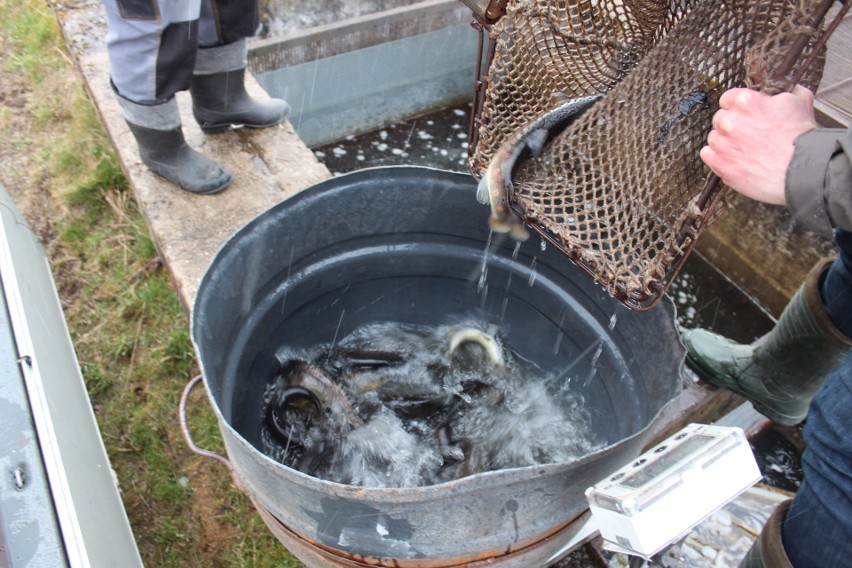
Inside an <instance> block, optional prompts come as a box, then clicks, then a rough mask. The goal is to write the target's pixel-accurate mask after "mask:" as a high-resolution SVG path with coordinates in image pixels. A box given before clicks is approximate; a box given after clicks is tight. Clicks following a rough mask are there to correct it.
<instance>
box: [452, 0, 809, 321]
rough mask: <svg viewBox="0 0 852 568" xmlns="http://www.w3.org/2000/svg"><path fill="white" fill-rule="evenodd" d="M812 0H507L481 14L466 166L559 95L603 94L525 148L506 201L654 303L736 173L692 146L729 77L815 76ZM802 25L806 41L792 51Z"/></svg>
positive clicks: (619, 286)
mask: <svg viewBox="0 0 852 568" xmlns="http://www.w3.org/2000/svg"><path fill="white" fill-rule="evenodd" d="M823 4H824V3H823ZM819 9H820V8H819V6H817V3H816V2H813V1H808V0H800V1H798V2H797V1H791V0H761V1H746V0H739V1H737V0H728V1H720V0H671V1H655V0H516V1H514V2H511V1H510V2H509V4H508V6H507V8H506V12H505V14H504V15H503V16H502V17H501V18H500V19H499V20H497V21H496V22H495V23H494V24H492V25H491V26H490V28H489V29H488V32H489V37H490V38H491V40H492V53H493V55H492V56H491V59H490V62H489V64H488V67H487V72H486V75H485V77H484V78H483V81H482V87H483V88H482V90H481V91H480V95H479V100H478V101H477V102H476V107H477V108H476V109H475V122H474V124H473V126H472V130H473V131H474V132H473V136H472V137H471V147H470V155H469V161H470V167H471V171H472V173H473V174H474V175H475V176H477V177H480V176H481V175H482V174H483V173H484V171H485V169H486V168H487V167H488V164H489V161H490V160H491V158H492V156H494V154H495V152H496V151H497V149H498V148H499V147H500V145H501V144H503V143H504V142H505V141H506V140H508V139H510V138H511V137H512V136H513V134H515V133H516V132H519V131H520V130H521V129H522V128H524V126H525V125H527V124H529V123H530V122H532V121H533V120H535V119H536V118H537V117H539V116H541V115H543V114H544V113H546V112H547V111H548V110H550V109H552V108H553V107H554V105H555V104H556V103H555V101H557V100H559V99H562V100H564V99H565V98H566V97H567V98H574V97H581V96H587V95H594V94H604V95H605V96H604V97H603V98H602V99H601V100H600V101H598V102H597V103H596V104H595V105H594V106H593V107H592V108H591V109H589V110H588V111H587V112H585V113H584V114H583V115H582V116H581V117H580V118H579V119H577V120H576V121H575V122H573V123H572V124H571V125H570V126H569V127H568V128H567V129H566V130H564V131H563V132H562V133H560V134H558V135H557V136H556V137H555V138H554V139H553V140H551V141H550V142H549V143H548V144H547V146H546V147H545V148H544V150H543V152H542V153H541V155H540V156H537V157H535V158H529V159H524V160H523V161H521V162H520V163H519V164H518V166H517V167H516V169H515V172H514V175H513V176H512V181H513V187H512V189H511V192H510V195H509V202H510V204H511V206H512V208H513V209H514V210H515V211H516V212H517V213H518V214H519V215H520V216H521V217H522V218H523V219H524V220H525V222H526V223H527V224H528V225H530V226H531V227H532V228H533V229H535V230H536V232H538V233H539V234H541V236H542V237H543V238H545V239H547V240H548V241H550V242H552V243H553V244H554V245H556V246H558V247H560V248H561V249H562V250H563V252H565V254H566V255H568V257H569V258H571V260H572V261H574V262H575V263H577V264H578V265H580V266H581V267H583V268H584V269H586V271H587V272H589V274H591V275H592V276H593V277H594V278H595V279H596V280H597V281H598V282H599V283H600V284H601V285H603V286H604V287H605V288H606V289H607V291H608V292H609V293H610V294H612V295H613V296H615V297H617V298H619V299H620V300H621V301H622V302H624V303H625V304H626V305H628V306H629V307H632V308H636V309H646V308H647V307H650V306H652V305H653V304H654V303H655V302H656V300H657V299H659V297H660V296H661V295H662V293H663V292H664V291H665V288H666V287H667V286H668V284H670V283H671V280H672V279H673V278H674V276H676V274H677V272H678V271H679V269H680V266H681V265H682V262H683V260H684V259H685V258H686V255H687V254H688V253H689V251H690V250H691V249H692V247H693V246H694V243H695V239H696V238H697V237H698V235H699V234H700V233H701V232H702V231H703V230H704V229H705V228H706V227H707V225H708V224H709V223H710V222H711V221H712V220H713V219H714V218H716V217H717V216H718V215H719V214H720V213H721V212H722V210H723V209H724V207H725V202H724V195H725V193H726V191H727V188H725V187H724V186H720V185H714V184H713V180H712V177H713V176H710V175H709V172H708V170H706V168H705V167H704V166H703V164H702V162H701V160H700V158H699V150H700V149H701V147H702V146H703V145H704V141H705V140H706V138H707V134H708V132H709V131H710V129H711V127H712V123H711V120H712V116H713V113H714V112H715V111H716V110H717V108H718V100H719V96H720V95H721V94H722V93H723V92H724V91H725V90H727V89H729V88H731V87H735V86H749V87H752V88H757V89H762V90H764V91H766V92H779V91H780V90H787V89H788V88H789V87H790V86H791V85H790V84H789V82H790V77H796V79H797V80H799V82H801V83H803V84H805V85H806V86H809V87H810V88H811V89H812V90H813V89H815V88H816V86H817V84H818V82H819V78H820V74H821V69H822V63H823V57H822V53H823V52H824V49H822V48H821V47H820V44H819V43H818V42H817V37H818V36H819V35H820V29H821V25H819V23H820V21H821V19H822V18H821V17H817V18H816V19H815V16H814V14H815V13H816V12H818V11H819ZM815 24H816V25H815ZM797 41H798V42H800V43H801V44H803V45H804V48H802V47H801V45H799V46H798V48H797V49H798V52H796V53H793V55H792V56H791V46H793V44H794V43H795V42H797ZM793 47H795V46H793ZM794 51H795V50H794ZM812 54H815V55H814V56H813V57H811V55H812ZM784 66H786V67H787V69H786V70H785V71H787V72H786V73H784V74H783V76H779V75H778V72H777V71H778V69H780V68H783V67H784Z"/></svg>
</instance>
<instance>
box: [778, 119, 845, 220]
mask: <svg viewBox="0 0 852 568" xmlns="http://www.w3.org/2000/svg"><path fill="white" fill-rule="evenodd" d="M795 145H796V151H795V153H794V154H793V160H792V162H790V167H789V169H788V170H787V184H786V192H787V208H788V209H789V210H790V214H791V215H792V216H793V219H794V220H795V221H796V222H797V223H799V224H800V225H802V226H803V227H804V228H806V229H809V230H812V231H819V232H823V233H828V232H831V230H832V229H833V228H835V227H839V228H841V229H844V230H846V231H852V127H850V128H848V129H846V130H843V129H841V128H817V129H815V130H811V131H810V132H806V133H804V134H802V135H801V136H799V137H798V138H797V139H796V142H795Z"/></svg>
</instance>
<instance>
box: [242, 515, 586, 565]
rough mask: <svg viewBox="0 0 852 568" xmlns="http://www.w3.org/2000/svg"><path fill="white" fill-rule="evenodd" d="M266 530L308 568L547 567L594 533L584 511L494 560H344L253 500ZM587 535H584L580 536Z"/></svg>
mask: <svg viewBox="0 0 852 568" xmlns="http://www.w3.org/2000/svg"><path fill="white" fill-rule="evenodd" d="M252 503H253V504H254V506H255V508H256V509H257V511H258V513H259V514H260V517H261V518H262V519H263V522H264V523H266V526H267V528H269V530H270V531H271V532H272V534H273V535H275V538H277V539H278V541H279V542H280V543H281V544H283V545H284V547H285V548H287V550H289V551H290V552H291V553H292V554H293V555H294V556H295V557H296V558H298V559H299V560H300V561H302V562H303V563H304V564H305V565H306V566H308V567H309V568H375V567H391V566H393V567H394V568H480V567H482V568H484V567H486V566H487V567H489V568H491V567H494V566H496V567H499V568H528V567H529V566H548V565H551V564H553V563H555V562H557V561H558V560H559V559H560V558H563V557H564V556H566V555H568V554H569V553H571V552H572V551H574V550H577V549H578V548H580V547H581V546H583V545H584V544H585V543H586V542H588V541H589V540H590V539H591V538H592V537H593V536H594V535H595V534H596V531H594V530H590V529H589V528H588V527H587V523H586V521H587V520H588V519H589V518H590V517H591V513H590V512H589V511H588V510H586V511H584V512H583V513H582V514H581V515H579V516H578V517H576V518H575V519H573V520H572V521H570V522H569V523H568V524H566V525H565V526H563V527H561V528H560V529H558V530H557V531H556V532H554V533H552V534H550V535H547V536H545V537H543V538H542V539H541V540H538V541H536V542H533V543H530V544H528V545H526V546H524V547H522V548H520V549H517V550H512V551H509V552H506V553H503V554H498V555H494V556H485V555H483V556H482V557H480V558H475V559H474V558H471V559H467V560H459V559H458V558H452V559H451V558H447V559H443V560H442V559H422V560H399V559H384V560H383V559H381V558H365V557H354V556H346V555H344V554H342V553H341V552H339V551H334V550H330V549H328V548H326V547H323V546H321V545H319V544H317V543H315V542H313V541H310V540H308V539H306V538H304V537H302V536H301V535H299V534H297V533H295V532H293V531H292V530H290V529H289V528H288V527H287V526H286V525H285V524H284V523H282V522H281V521H280V520H279V519H278V518H277V517H276V516H275V515H273V514H272V513H271V512H270V511H269V510H267V509H266V508H265V507H263V505H261V504H260V503H258V502H257V501H255V500H254V499H252ZM584 532H585V533H586V534H585V535H583V533H584ZM569 542H573V545H572V546H571V547H570V548H567V549H566V550H563V551H561V552H562V553H561V554H560V556H559V558H553V555H554V554H557V553H558V552H560V549H562V548H563V547H564V546H565V545H566V544H567V543H569Z"/></svg>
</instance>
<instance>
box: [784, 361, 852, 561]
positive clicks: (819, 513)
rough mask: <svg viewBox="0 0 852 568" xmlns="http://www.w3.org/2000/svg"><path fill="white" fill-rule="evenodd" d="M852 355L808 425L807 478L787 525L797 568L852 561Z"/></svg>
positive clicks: (816, 403)
mask: <svg viewBox="0 0 852 568" xmlns="http://www.w3.org/2000/svg"><path fill="white" fill-rule="evenodd" d="M850 434H852V355H850V356H847V357H846V358H845V359H844V360H843V362H842V363H841V364H840V366H838V368H837V369H836V370H835V371H834V372H832V373H831V374H830V375H829V376H828V378H827V379H826V380H825V383H823V385H822V387H820V390H819V392H818V393H817V395H816V396H815V397H814V400H813V403H812V404H811V409H810V412H809V413H808V421H807V423H806V424H805V442H806V443H807V449H806V450H805V452H804V455H803V456H802V468H803V470H804V479H803V482H802V486H801V487H800V488H799V490H798V491H797V492H796V496H795V498H794V499H793V503H792V505H791V506H790V510H789V511H788V513H787V517H786V519H785V520H784V523H783V525H782V536H783V541H784V549H785V550H786V552H787V556H788V557H789V558H790V561H791V562H792V564H793V566H794V567H795V568H809V567H814V568H817V567H819V568H825V567H826V566H847V565H849V563H850V559H852V435H850Z"/></svg>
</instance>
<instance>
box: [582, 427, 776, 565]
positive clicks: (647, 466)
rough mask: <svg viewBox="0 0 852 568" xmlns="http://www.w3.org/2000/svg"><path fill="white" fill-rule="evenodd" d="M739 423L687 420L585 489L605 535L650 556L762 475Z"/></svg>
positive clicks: (632, 551)
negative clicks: (693, 422)
mask: <svg viewBox="0 0 852 568" xmlns="http://www.w3.org/2000/svg"><path fill="white" fill-rule="evenodd" d="M761 477H762V476H761V473H760V469H759V468H758V466H757V462H756V461H755V459H754V454H753V453H752V451H751V447H750V446H749V443H748V440H747V438H746V436H745V433H744V432H743V431H742V429H740V428H736V427H724V426H712V425H706V424H690V425H688V426H686V427H685V428H683V429H682V430H680V431H679V432H677V433H676V434H674V435H672V436H670V437H669V438H668V439H666V440H665V441H663V442H661V443H660V444H658V445H657V446H655V447H654V448H651V449H650V450H648V451H647V452H645V453H643V454H642V455H641V456H639V457H638V458H637V459H635V460H633V461H632V462H631V463H629V464H627V465H626V466H624V467H622V468H621V469H619V470H618V471H616V472H615V473H613V474H612V475H610V476H609V477H607V478H606V479H604V480H602V481H600V482H599V483H597V484H595V485H594V486H592V487H590V488H588V489H587V490H586V499H588V502H589V509H590V510H591V512H592V519H593V522H594V524H595V525H596V526H597V527H598V529H599V530H600V533H601V536H602V537H603V539H604V540H606V541H608V542H609V543H612V544H614V545H616V548H621V549H623V550H625V551H626V552H628V553H630V554H633V555H637V556H642V557H644V558H650V557H652V556H654V555H655V554H657V553H658V552H660V551H661V550H662V549H664V548H665V547H666V546H668V545H670V544H672V543H674V542H677V541H678V540H679V539H680V538H682V537H683V536H684V535H686V534H687V533H688V532H689V531H690V530H691V529H692V528H693V527H694V526H695V525H697V524H698V523H700V522H701V521H702V520H704V519H705V518H706V517H708V516H709V515H711V514H712V513H713V512H714V511H716V510H717V509H719V508H720V507H722V506H724V505H725V504H726V503H728V502H729V501H731V500H732V499H734V498H735V497H736V496H737V495H739V494H740V493H742V492H743V491H745V490H746V489H748V488H749V487H751V486H752V485H753V484H754V483H756V482H757V481H759V480H760V479H761Z"/></svg>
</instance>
